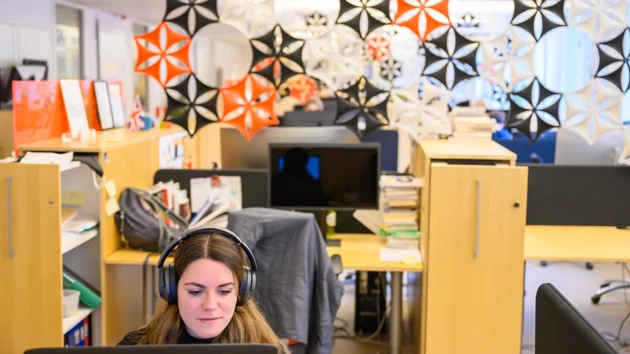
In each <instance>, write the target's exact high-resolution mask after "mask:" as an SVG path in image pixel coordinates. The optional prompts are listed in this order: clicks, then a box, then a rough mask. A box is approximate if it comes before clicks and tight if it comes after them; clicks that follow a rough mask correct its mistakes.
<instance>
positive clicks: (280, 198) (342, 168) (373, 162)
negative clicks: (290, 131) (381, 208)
mask: <svg viewBox="0 0 630 354" xmlns="http://www.w3.org/2000/svg"><path fill="white" fill-rule="evenodd" d="M268 168H269V186H270V187H269V201H270V206H271V207H272V208H283V209H284V208H286V209H296V210H300V209H301V210H312V209H335V210H347V209H353V210H354V209H377V208H378V193H379V191H378V179H379V175H380V170H381V169H380V144H376V143H374V144H269V166H268Z"/></svg>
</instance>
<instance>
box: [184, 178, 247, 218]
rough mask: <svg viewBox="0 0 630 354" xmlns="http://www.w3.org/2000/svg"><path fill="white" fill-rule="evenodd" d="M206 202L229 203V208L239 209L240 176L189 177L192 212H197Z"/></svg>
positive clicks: (241, 206)
mask: <svg viewBox="0 0 630 354" xmlns="http://www.w3.org/2000/svg"><path fill="white" fill-rule="evenodd" d="M208 202H210V204H224V203H229V207H228V208H229V210H231V211H234V210H241V209H242V208H243V201H242V192H241V177H237V176H213V177H208V178H191V179H190V208H191V210H192V212H193V213H198V212H199V211H200V210H201V209H202V208H204V206H205V205H206V204H207V203H208Z"/></svg>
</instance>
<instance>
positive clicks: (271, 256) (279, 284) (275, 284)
mask: <svg viewBox="0 0 630 354" xmlns="http://www.w3.org/2000/svg"><path fill="white" fill-rule="evenodd" d="M228 229H230V230H232V231H233V232H235V233H236V234H237V235H238V236H239V237H241V239H242V240H243V242H245V243H246V244H247V245H248V246H249V247H250V248H251V250H252V252H253V253H254V256H255V258H256V262H257V263H258V272H257V273H256V279H257V284H256V295H255V298H256V300H257V302H258V303H259V305H260V307H261V309H262V311H263V313H264V315H265V317H266V318H267V320H268V322H269V324H270V325H271V327H272V328H273V330H274V331H275V332H276V335H278V337H280V338H282V339H290V340H296V341H299V342H300V343H304V345H305V352H306V353H308V354H320V353H321V354H329V353H331V352H332V347H333V322H334V320H335V316H336V314H337V310H339V306H340V303H341V297H342V295H343V285H342V284H341V282H339V280H338V279H337V277H336V276H335V273H334V271H333V264H332V262H331V260H330V258H329V256H328V253H327V251H326V245H325V242H324V239H323V237H322V234H321V232H320V230H319V226H318V225H317V223H316V221H315V218H314V217H313V215H311V214H306V213H296V212H289V211H282V210H273V209H265V208H249V209H244V210H241V211H237V212H232V213H230V214H229V217H228Z"/></svg>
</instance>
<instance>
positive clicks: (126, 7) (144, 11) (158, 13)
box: [67, 0, 166, 22]
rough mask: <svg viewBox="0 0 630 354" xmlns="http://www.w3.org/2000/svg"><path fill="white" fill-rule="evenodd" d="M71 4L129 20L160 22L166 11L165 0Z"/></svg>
mask: <svg viewBox="0 0 630 354" xmlns="http://www.w3.org/2000/svg"><path fill="white" fill-rule="evenodd" d="M67 1H69V2H72V3H75V4H79V5H83V6H87V7H91V8H95V9H99V10H102V11H105V12H110V13H114V14H117V15H123V16H127V17H129V18H133V19H137V20H141V21H147V22H159V21H161V20H162V17H163V16H164V12H165V11H166V1H164V0H67Z"/></svg>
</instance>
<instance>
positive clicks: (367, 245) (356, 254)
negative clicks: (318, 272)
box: [105, 234, 422, 272]
mask: <svg viewBox="0 0 630 354" xmlns="http://www.w3.org/2000/svg"><path fill="white" fill-rule="evenodd" d="M331 238H332V239H339V240H341V247H326V250H327V251H328V254H329V255H330V256H332V255H335V254H338V255H339V256H341V261H342V262H343V267H344V268H346V269H353V270H357V271H366V272H422V263H414V264H404V263H399V262H381V261H380V255H379V250H380V248H382V247H387V245H386V244H385V239H384V238H382V237H380V236H377V235H371V234H339V235H335V236H333V237H331ZM147 256H149V260H148V262H147V265H150V266H155V265H157V262H158V259H159V258H160V254H159V253H154V254H151V255H149V253H148V252H144V251H137V250H133V249H128V248H123V249H120V250H118V251H116V252H114V253H112V254H111V255H110V256H109V257H107V258H106V259H105V264H107V265H143V264H144V262H145V260H146V257H147ZM172 261H173V260H172V257H169V258H167V259H166V263H169V262H172Z"/></svg>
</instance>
